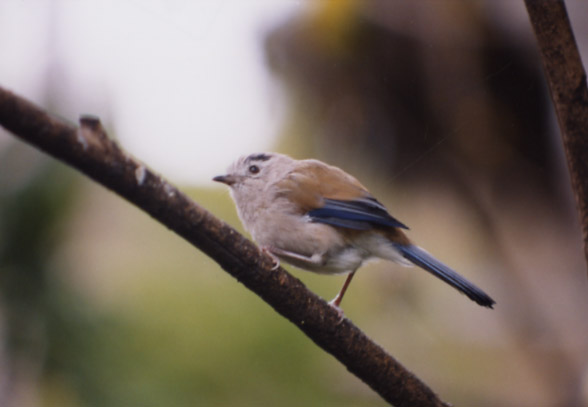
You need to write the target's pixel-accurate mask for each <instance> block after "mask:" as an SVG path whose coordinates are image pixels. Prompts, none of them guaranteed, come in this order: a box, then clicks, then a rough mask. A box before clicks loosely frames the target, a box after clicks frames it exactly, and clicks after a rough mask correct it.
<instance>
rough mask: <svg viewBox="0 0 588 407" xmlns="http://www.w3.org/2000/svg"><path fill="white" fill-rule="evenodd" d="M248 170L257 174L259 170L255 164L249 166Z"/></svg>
mask: <svg viewBox="0 0 588 407" xmlns="http://www.w3.org/2000/svg"><path fill="white" fill-rule="evenodd" d="M249 172H250V173H252V174H257V173H258V172H259V167H258V166H257V165H252V166H250V167H249Z"/></svg>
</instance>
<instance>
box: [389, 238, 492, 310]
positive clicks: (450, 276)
mask: <svg viewBox="0 0 588 407" xmlns="http://www.w3.org/2000/svg"><path fill="white" fill-rule="evenodd" d="M395 246H396V248H397V249H398V250H399V251H400V253H401V254H402V256H403V257H404V258H405V259H406V260H409V261H410V262H411V263H414V264H415V265H417V266H419V267H422V268H423V269H425V270H427V271H428V272H429V273H431V274H433V275H434V276H435V277H438V278H440V279H441V280H443V281H445V282H446V283H447V284H449V285H450V286H452V287H454V288H456V289H457V290H459V291H461V292H462V293H464V294H465V295H467V296H468V297H469V298H470V299H471V300H472V301H475V302H476V303H478V304H480V305H481V306H483V307H488V308H493V305H494V304H495V303H496V302H495V301H494V300H493V299H492V298H490V296H489V295H488V294H486V293H485V292H484V291H482V290H480V289H479V288H478V287H476V286H475V285H474V284H472V283H470V282H469V281H468V280H466V279H465V278H464V277H462V276H460V275H459V274H457V273H456V272H455V271H453V270H452V269H450V268H449V267H447V266H446V265H445V264H443V263H441V262H440V261H439V260H437V259H436V258H434V257H433V256H431V255H430V254H429V253H427V252H426V251H425V250H423V249H421V248H420V247H418V246H415V245H399V244H397V245H395Z"/></svg>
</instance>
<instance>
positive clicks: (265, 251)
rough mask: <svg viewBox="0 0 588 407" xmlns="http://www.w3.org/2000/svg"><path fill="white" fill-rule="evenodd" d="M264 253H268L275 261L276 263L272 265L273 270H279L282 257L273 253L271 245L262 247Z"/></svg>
mask: <svg viewBox="0 0 588 407" xmlns="http://www.w3.org/2000/svg"><path fill="white" fill-rule="evenodd" d="M261 251H262V253H265V254H267V255H268V256H269V257H270V258H271V259H272V261H273V263H274V265H273V266H272V268H271V270H272V271H274V270H277V269H278V268H279V267H280V259H278V258H277V257H276V255H275V254H273V253H272V249H271V247H269V246H263V247H262V248H261Z"/></svg>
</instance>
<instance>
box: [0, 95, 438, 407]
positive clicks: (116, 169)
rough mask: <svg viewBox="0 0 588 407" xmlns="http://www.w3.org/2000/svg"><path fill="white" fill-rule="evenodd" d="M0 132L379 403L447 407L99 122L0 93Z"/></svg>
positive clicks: (427, 388)
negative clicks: (68, 117) (284, 325)
mask: <svg viewBox="0 0 588 407" xmlns="http://www.w3.org/2000/svg"><path fill="white" fill-rule="evenodd" d="M0 125H2V126H3V127H5V128H6V129H7V130H9V131H10V132H12V133H13V134H14V135H15V136H17V137H19V138H21V139H22V140H24V141H26V142H28V143H30V144H32V145H33V146H35V147H37V148H39V149H41V150H43V151H45V152H47V153H48V154H50V155H52V156H53V157H55V158H57V159H59V160H61V161H63V162H65V163H67V164H68V165H70V166H72V167H73V168H75V169H77V170H79V171H80V172H82V173H84V174H86V175H87V176H89V177H90V178H92V179H94V180H95V181H97V182H98V183H100V184H102V185H103V186H105V187H106V188H109V189H111V190H112V191H114V192H116V193H117V194H118V195H120V196H121V197H123V198H125V199H126V200H128V201H130V202H131V203H133V204H135V205H136V206H137V207H138V208H140V209H142V210H143V211H145V212H147V213H149V214H150V215H151V216H152V217H153V218H155V219H156V220H158V221H159V222H161V223H162V224H164V225H165V226H167V227H168V228H170V229H171V230H173V231H174V232H176V233H177V234H178V235H180V236H182V237H183V238H184V239H186V240H187V241H188V242H190V243H192V244H193V245H194V246H196V247H197V248H198V249H200V250H202V251H203V252H204V253H206V254H207V255H208V256H210V257H211V258H213V259H214V260H215V261H216V262H217V263H218V264H219V265H220V266H221V267H222V268H223V269H224V270H226V271H227V272H228V273H229V274H231V275H232V276H233V277H235V278H236V279H237V280H239V281H240V282H241V283H243V284H244V285H245V286H246V287H247V288H249V289H250V290H251V291H253V292H255V293H256V294H257V295H259V296H260V297H261V298H262V299H263V300H265V301H266V302H267V303H268V304H269V305H271V306H272V307H273V308H274V309H275V310H276V311H277V312H278V313H280V314H281V315H283V316H284V317H286V318H288V319H289V320H290V321H291V322H292V323H293V324H295V325H296V326H297V327H298V328H300V330H302V331H303V332H304V333H305V334H306V335H307V336H308V337H309V338H310V339H312V340H313V341H314V342H315V343H316V344H317V345H319V346H320V347H321V348H323V349H324V350H325V351H327V352H329V353H330V354H331V355H333V356H335V357H336V358H337V359H338V360H339V361H340V362H341V363H343V364H344V365H345V367H346V368H347V369H348V370H349V371H350V372H351V373H353V374H354V375H356V376H357V377H358V378H360V379H361V380H363V381H364V382H365V383H367V384H368V385H369V386H370V387H371V388H372V389H374V390H375V391H376V392H377V393H378V394H380V396H382V398H384V399H385V400H386V401H388V402H390V403H391V404H393V405H395V406H399V407H403V406H406V407H408V406H410V407H421V406H422V407H425V406H427V407H428V406H435V407H440V406H447V404H445V403H443V402H442V401H441V400H440V399H439V398H438V397H437V395H436V394H435V393H434V392H433V391H432V390H431V389H430V388H429V387H427V386H426V385H425V384H424V383H423V382H422V381H421V380H419V379H418V378H417V377H416V376H415V375H414V374H412V373H411V372H409V371H408V370H407V369H406V368H404V367H403V366H402V365H401V364H400V363H399V362H398V361H396V360H395V359H394V358H393V357H392V356H390V355H388V354H387V353H386V352H385V351H384V350H383V349H382V348H381V347H380V346H378V345H377V344H375V343H374V342H373V341H372V340H371V339H369V338H368V337H367V336H366V335H365V334H364V333H363V332H361V331H360V330H359V329H358V328H357V327H356V326H355V325H353V324H352V323H351V322H350V321H349V320H347V319H345V320H343V321H340V317H339V315H338V313H337V311H335V310H334V309H333V308H332V307H330V306H329V305H328V304H327V303H326V302H325V301H324V300H322V299H321V298H319V297H318V296H316V295H315V294H313V293H312V292H310V291H309V290H308V289H307V288H306V287H305V286H304V285H303V284H302V283H301V282H300V281H299V280H298V279H296V278H294V277H292V276H291V275H290V274H288V273H287V272H286V271H285V270H283V269H281V268H279V269H278V270H272V267H273V261H272V260H271V259H270V258H269V257H268V256H266V255H264V254H262V253H261V252H260V251H259V250H258V248H257V247H256V246H255V245H254V244H253V243H251V242H250V241H249V240H247V239H245V238H244V237H243V236H242V235H240V234H239V233H238V232H237V231H235V230H234V229H232V228H231V227H230V226H228V225H227V224H225V223H223V222H222V221H220V220H219V219H217V218H215V217H214V216H213V215H212V214H210V213H209V212H207V211H206V210H205V209H203V208H202V207H200V206H199V205H197V204H196V203H195V202H193V201H192V200H190V199H189V198H188V197H187V196H186V195H184V194H183V193H182V192H180V191H179V190H178V189H176V188H175V187H174V186H173V185H171V184H170V183H168V182H167V181H166V180H164V179H163V178H162V177H161V176H159V175H157V174H155V173H154V172H152V171H151V170H150V169H148V168H147V167H146V166H145V165H143V164H142V163H140V162H138V161H137V160H135V159H133V158H132V157H131V156H129V155H128V154H127V153H126V152H125V151H123V150H122V149H121V148H120V147H119V146H118V145H117V144H116V143H115V142H114V141H113V140H111V139H109V138H108V137H107V135H106V133H105V132H104V130H103V128H102V126H101V124H100V121H99V119H97V118H94V117H89V116H85V117H82V118H81V119H80V126H79V127H76V126H74V125H71V124H67V123H64V122H63V121H61V120H58V119H56V118H55V117H51V116H50V115H48V114H47V113H45V112H44V111H43V110H41V109H40V108H38V107H37V106H35V105H33V104H32V103H30V102H28V101H26V100H24V99H22V98H20V97H18V96H16V95H14V94H13V93H11V92H9V91H6V90H4V89H2V88H1V87H0Z"/></svg>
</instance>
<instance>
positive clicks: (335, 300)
mask: <svg viewBox="0 0 588 407" xmlns="http://www.w3.org/2000/svg"><path fill="white" fill-rule="evenodd" d="M340 303H341V298H339V296H337V297H335V298H333V299H332V300H331V301H329V305H330V306H331V308H333V309H334V310H335V311H337V315H338V316H339V322H338V324H340V323H341V322H343V320H344V319H345V313H344V312H343V308H341V307H340V306H339V304H340Z"/></svg>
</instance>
